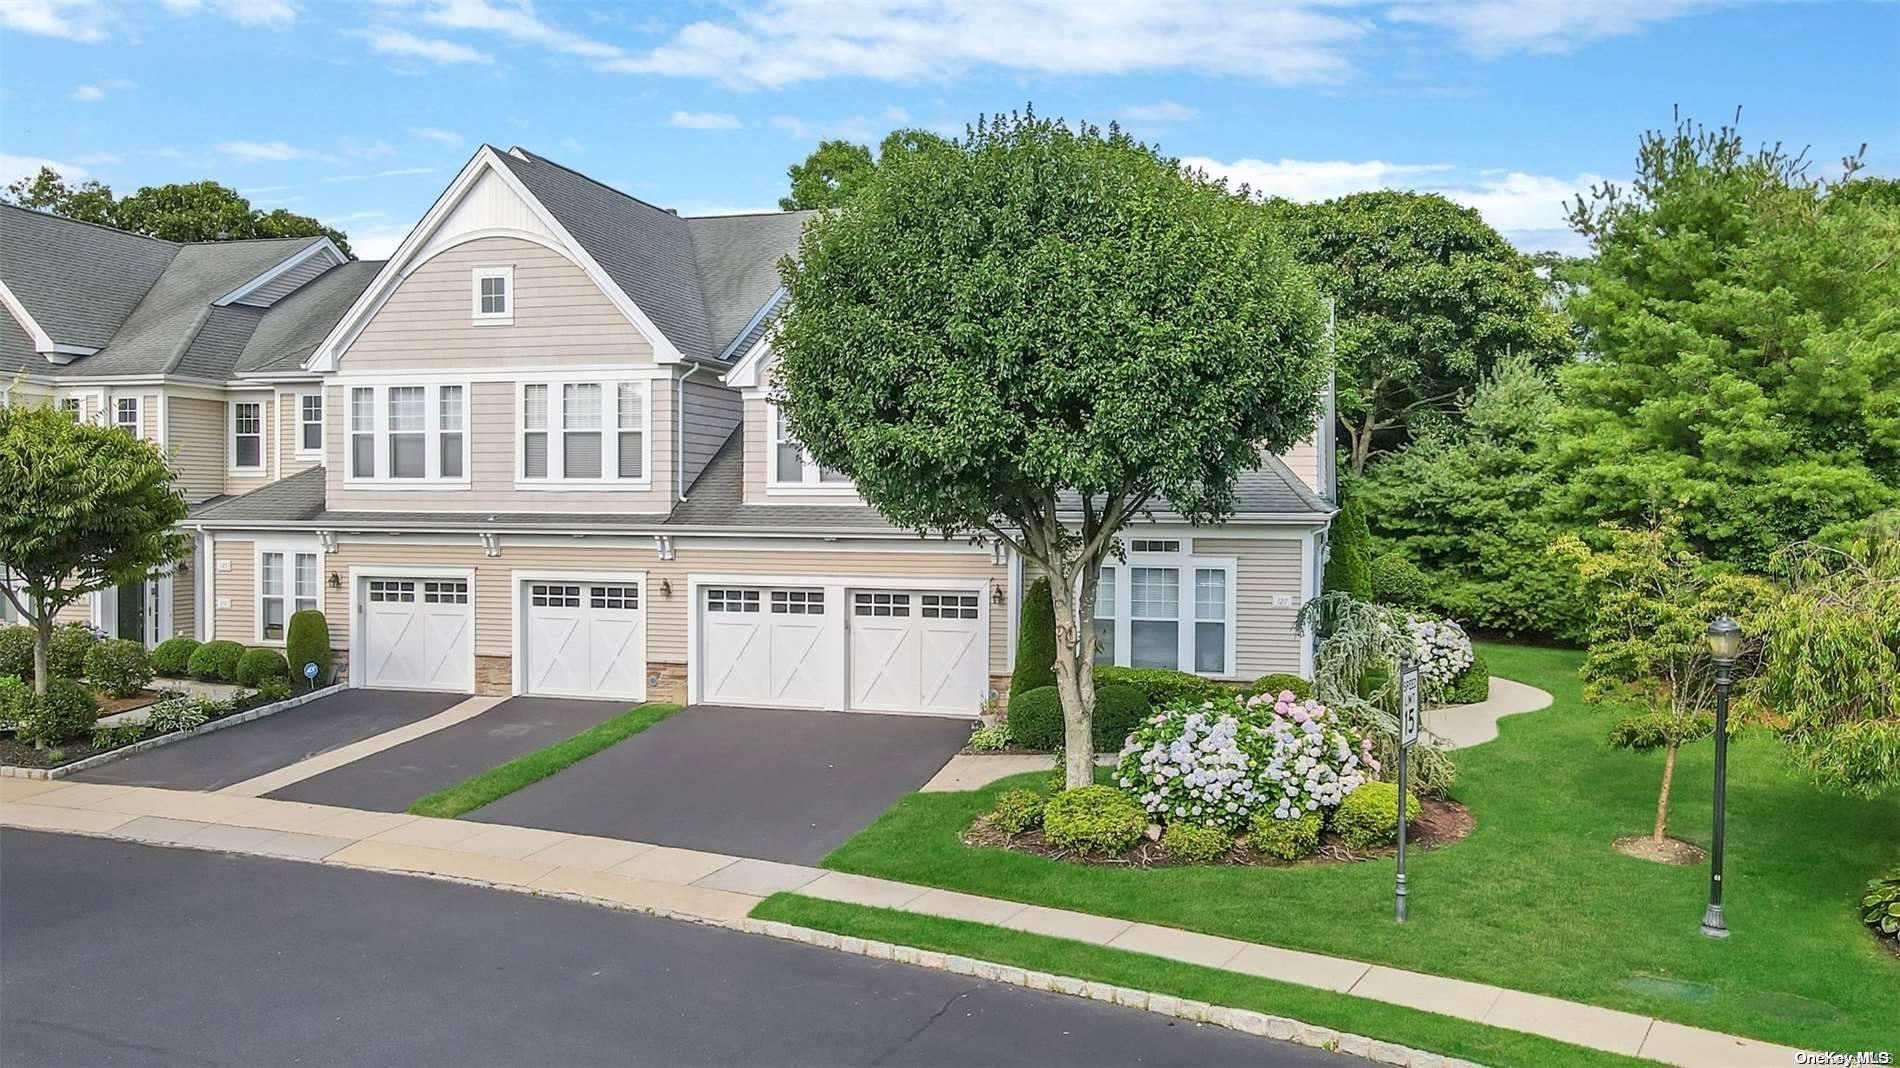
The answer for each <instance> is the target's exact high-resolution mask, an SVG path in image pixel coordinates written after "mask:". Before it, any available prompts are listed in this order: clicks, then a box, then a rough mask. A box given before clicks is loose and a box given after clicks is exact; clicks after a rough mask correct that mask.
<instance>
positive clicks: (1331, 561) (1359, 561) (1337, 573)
mask: <svg viewBox="0 0 1900 1068" xmlns="http://www.w3.org/2000/svg"><path fill="white" fill-rule="evenodd" d="M1371 541H1372V532H1371V531H1370V530H1368V529H1366V508H1365V505H1363V504H1361V503H1360V502H1359V495H1358V494H1357V493H1348V494H1346V496H1345V500H1344V501H1342V502H1341V503H1340V506H1339V514H1338V515H1336V516H1334V517H1333V529H1332V540H1331V541H1330V542H1328V545H1329V546H1330V548H1329V551H1328V554H1327V557H1326V577H1325V580H1324V582H1323V584H1322V588H1323V589H1324V590H1325V591H1326V592H1327V593H1335V592H1337V593H1349V594H1351V595H1352V596H1353V597H1355V598H1357V599H1358V600H1361V601H1370V600H1372V560H1371V558H1370V554H1371V546H1370V544H1369V543H1370V542H1371Z"/></svg>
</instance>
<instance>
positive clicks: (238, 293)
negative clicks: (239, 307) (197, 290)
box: [211, 237, 347, 308]
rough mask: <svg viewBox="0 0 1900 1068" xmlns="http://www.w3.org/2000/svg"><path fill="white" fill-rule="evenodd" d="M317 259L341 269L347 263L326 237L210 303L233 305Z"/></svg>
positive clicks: (218, 305) (332, 242)
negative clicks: (320, 258) (319, 258)
mask: <svg viewBox="0 0 1900 1068" xmlns="http://www.w3.org/2000/svg"><path fill="white" fill-rule="evenodd" d="M317 257H323V258H324V259H327V260H329V261H330V266H332V267H341V266H342V265H343V264H344V263H345V262H347V261H346V260H345V258H344V256H343V250H342V249H339V248H337V247H336V243H335V242H334V241H331V240H330V239H329V238H327V237H326V238H323V239H322V240H319V241H315V242H313V243H311V244H309V245H307V246H305V247H304V248H303V249H302V250H300V251H298V252H296V253H295V254H293V255H291V256H290V257H289V258H287V259H285V260H284V261H283V262H282V263H279V264H278V265H277V266H275V267H272V268H271V269H270V270H268V271H265V272H264V273H263V274H260V275H258V276H257V277H256V278H253V279H251V280H250V281H248V282H246V283H244V284H243V285H241V286H239V287H237V288H236V289H233V290H232V291H231V292H229V293H226V294H225V295H224V296H222V297H219V298H218V299H217V300H214V301H212V302H211V303H212V304H213V305H214V306H216V307H219V308H222V307H225V306H226V305H230V304H235V303H237V302H239V301H241V300H243V299H244V298H245V297H248V296H250V295H251V294H253V293H255V292H257V291H258V290H260V289H262V288H264V287H265V286H267V285H269V284H271V283H272V282H274V281H276V280H277V279H278V278H281V277H282V276H284V275H285V274H287V273H289V272H290V271H294V270H296V269H297V268H298V267H301V266H303V265H304V264H305V263H308V262H309V261H310V260H312V259H315V258H317Z"/></svg>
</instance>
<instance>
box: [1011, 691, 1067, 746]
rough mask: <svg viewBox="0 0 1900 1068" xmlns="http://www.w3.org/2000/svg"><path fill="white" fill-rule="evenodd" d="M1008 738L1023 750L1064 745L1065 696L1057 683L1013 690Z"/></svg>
mask: <svg viewBox="0 0 1900 1068" xmlns="http://www.w3.org/2000/svg"><path fill="white" fill-rule="evenodd" d="M1005 719H1006V721H1007V722H1008V724H1009V740H1010V741H1012V742H1014V743H1016V744H1017V745H1020V746H1022V747H1023V748H1024V749H1044V750H1048V749H1054V748H1056V747H1057V746H1059V745H1061V744H1062V695H1061V694H1060V693H1058V692H1057V691H1056V688H1055V687H1054V686H1038V687H1036V688H1035V689H1033V690H1011V691H1010V692H1009V712H1008V713H1007V715H1006V717H1005Z"/></svg>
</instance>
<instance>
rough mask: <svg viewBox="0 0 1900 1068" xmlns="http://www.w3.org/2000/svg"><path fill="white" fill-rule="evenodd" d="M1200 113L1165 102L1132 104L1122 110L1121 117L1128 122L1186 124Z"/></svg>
mask: <svg viewBox="0 0 1900 1068" xmlns="http://www.w3.org/2000/svg"><path fill="white" fill-rule="evenodd" d="M1199 114H1200V112H1198V111H1196V110H1194V109H1193V108H1191V107H1188V106H1187V105H1186V104H1177V103H1175V102H1174V101H1172V100H1163V101H1161V102H1160V103H1158V104H1130V105H1128V106H1127V107H1125V108H1123V109H1122V110H1121V115H1120V117H1121V118H1122V119H1123V120H1124V121H1127V122H1143V123H1150V124H1158V123H1164V122H1186V121H1188V120H1189V119H1192V118H1194V117H1195V116H1196V115H1199Z"/></svg>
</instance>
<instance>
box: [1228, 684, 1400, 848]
mask: <svg viewBox="0 0 1900 1068" xmlns="http://www.w3.org/2000/svg"><path fill="white" fill-rule="evenodd" d="M1247 708H1248V712H1249V713H1251V714H1252V716H1253V717H1254V718H1255V719H1256V720H1257V721H1258V722H1259V723H1260V724H1261V728H1262V729H1263V730H1265V731H1266V733H1267V734H1268V736H1269V737H1270V738H1271V739H1272V741H1273V751H1272V756H1271V758H1270V759H1269V760H1268V762H1267V767H1266V779H1267V782H1268V784H1269V793H1270V796H1271V798H1272V805H1271V807H1270V809H1269V811H1271V813H1272V815H1273V818H1275V819H1281V820H1289V819H1298V818H1299V817H1301V816H1303V815H1305V814H1307V813H1309V812H1318V811H1320V810H1321V809H1332V808H1336V807H1338V805H1339V803H1340V802H1341V801H1344V800H1345V799H1346V795H1347V794H1349V793H1352V792H1353V791H1354V790H1356V789H1358V788H1359V784H1361V783H1363V782H1365V781H1366V777H1367V772H1368V771H1370V772H1371V773H1373V774H1377V773H1378V763H1377V762H1376V761H1374V760H1373V759H1372V752H1371V748H1370V745H1369V744H1368V743H1367V741H1366V739H1365V738H1364V737H1362V736H1361V735H1360V733H1359V732H1358V731H1356V730H1354V729H1352V728H1351V727H1348V726H1346V725H1345V724H1344V723H1341V722H1340V721H1339V718H1338V717H1337V716H1335V715H1333V713H1332V711H1331V710H1330V709H1328V708H1327V707H1326V706H1325V705H1322V704H1320V703H1319V702H1318V701H1314V700H1311V699H1308V700H1305V701H1301V700H1297V699H1295V698H1294V696H1293V694H1292V692H1291V691H1281V693H1279V694H1278V695H1277V696H1275V695H1269V694H1260V695H1258V696H1256V697H1253V698H1250V699H1249V700H1248V702H1247Z"/></svg>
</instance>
